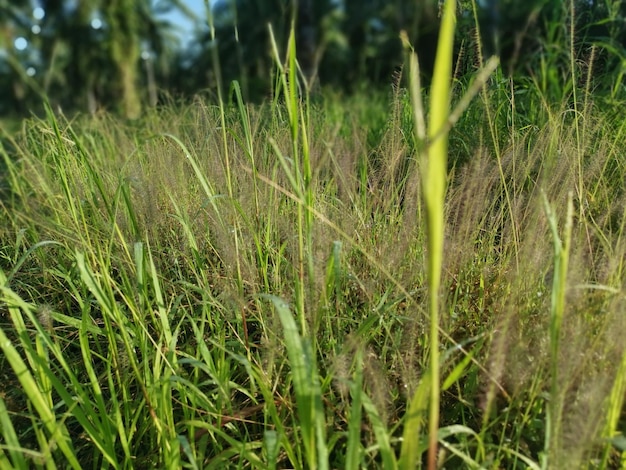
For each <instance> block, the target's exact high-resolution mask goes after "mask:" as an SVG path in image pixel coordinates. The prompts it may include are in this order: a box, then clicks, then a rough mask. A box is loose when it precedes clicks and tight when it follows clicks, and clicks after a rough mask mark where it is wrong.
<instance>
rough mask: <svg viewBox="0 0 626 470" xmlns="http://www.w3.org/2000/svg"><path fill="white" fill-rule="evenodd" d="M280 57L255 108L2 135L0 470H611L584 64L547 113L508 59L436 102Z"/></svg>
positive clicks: (607, 146) (617, 238)
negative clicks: (509, 68) (308, 78)
mask: <svg viewBox="0 0 626 470" xmlns="http://www.w3.org/2000/svg"><path fill="white" fill-rule="evenodd" d="M448 3H452V2H448ZM444 30H445V28H444ZM290 50H291V53H290V54H287V58H286V59H285V61H284V64H283V63H282V62H281V61H277V77H278V79H277V85H276V90H275V93H274V95H273V98H272V99H269V100H267V102H266V103H264V104H262V105H250V104H244V103H243V101H242V100H241V97H240V94H239V93H238V88H237V86H236V84H235V85H234V87H233V88H231V94H230V96H232V99H231V100H222V99H221V97H220V99H215V97H214V96H208V97H207V96H199V97H197V98H196V99H195V100H194V101H193V102H191V103H184V104H183V103H176V102H171V103H169V104H166V105H162V106H160V107H158V108H154V109H151V110H149V111H147V112H146V113H145V115H144V116H143V117H142V118H141V119H139V120H137V121H132V122H127V121H124V120H121V119H119V118H117V117H115V116H113V115H111V114H107V113H100V114H96V115H94V116H77V117H73V118H68V117H65V116H64V115H63V114H62V113H57V112H53V111H52V110H50V109H48V114H47V116H45V117H43V118H39V119H38V118H32V119H30V120H28V121H25V122H24V123H23V124H22V126H21V128H20V130H18V131H17V132H15V133H12V134H5V135H3V141H2V142H3V143H2V147H1V148H0V151H1V153H2V157H3V160H4V165H5V166H6V171H5V173H4V177H3V181H2V202H1V204H2V207H1V209H2V224H0V348H1V349H2V351H3V354H2V356H0V378H1V380H0V468H56V467H63V468H152V467H154V468H255V469H275V468H298V469H299V468H320V469H324V468H347V469H357V468H385V469H395V468H406V469H408V468H418V467H419V468H421V467H424V468H426V467H428V468H433V469H434V468H449V469H453V468H489V469H499V468H503V469H504V468H506V469H523V468H532V469H541V468H550V469H553V468H563V469H571V468H598V469H600V468H602V469H603V468H623V466H624V465H626V454H625V453H624V452H626V439H625V438H624V436H623V429H624V419H623V414H622V413H623V411H622V410H623V401H624V395H625V392H626V382H625V378H626V375H625V374H626V343H625V342H624V338H625V337H626V319H625V318H624V315H623V313H624V307H625V300H626V298H625V296H624V291H623V279H624V268H625V266H624V262H625V261H626V257H625V254H626V240H625V238H624V235H625V233H624V232H625V231H624V223H625V220H626V219H625V218H624V216H625V211H626V195H625V194H624V180H625V179H624V178H625V176H626V161H625V160H624V155H625V154H626V121H624V119H623V111H622V110H623V108H622V103H621V102H619V101H618V100H617V99H610V97H607V96H604V95H596V94H595V93H594V91H593V88H594V79H595V78H594V77H593V74H592V73H591V71H592V70H593V53H592V54H590V55H589V56H587V57H586V58H585V60H582V61H580V62H577V63H574V61H572V66H571V68H570V69H569V71H568V75H567V76H566V77H562V82H559V83H560V84H561V88H560V89H559V91H560V92H559V93H556V94H555V93H553V92H550V93H548V91H549V90H548V88H547V87H546V86H544V85H542V84H545V82H544V81H542V77H537V79H536V80H535V81H528V82H527V83H519V82H513V81H512V80H511V79H509V78H508V77H507V76H506V75H505V74H504V72H503V71H502V70H501V69H500V68H498V67H497V64H496V63H495V62H486V65H485V67H486V69H485V68H482V66H480V67H477V68H476V72H475V73H472V74H470V75H468V77H467V78H455V79H453V80H449V78H450V77H456V75H455V72H454V71H453V70H448V69H446V68H445V66H441V67H440V68H439V69H437V68H436V69H435V78H437V74H443V75H440V77H441V76H443V77H448V79H447V80H436V79H434V80H433V83H435V85H434V86H433V87H432V88H431V89H430V90H423V89H422V88H423V87H422V86H421V85H420V84H419V83H418V80H417V77H419V73H418V72H417V70H416V63H415V61H414V58H413V57H412V56H410V54H409V55H408V56H407V64H406V66H405V69H404V70H403V75H404V77H403V78H402V79H401V78H400V77H398V80H397V82H396V83H395V84H394V86H393V87H391V86H390V88H389V90H388V92H387V93H382V94H381V93H374V92H371V93H368V92H366V91H363V92H361V93H357V94H356V95H354V96H352V97H344V96H340V95H337V94H336V93H333V92H332V91H330V90H323V91H321V92H319V93H316V94H314V95H313V94H312V95H309V94H307V93H303V92H301V91H302V88H300V89H299V88H298V87H297V86H296V85H295V84H296V83H297V82H298V78H297V76H296V70H297V67H296V64H295V55H294V53H293V50H294V49H293V47H292V48H291V49H290ZM450 51H451V49H450ZM450 54H451V52H450ZM450 57H451V56H450ZM447 59H449V57H448V58H447V57H446V56H445V51H444V52H441V53H440V56H439V57H438V64H446V63H447V64H450V63H451V61H450V60H447ZM546 73H547V72H546ZM438 83H439V84H441V83H451V87H452V88H451V89H450V90H447V89H440V87H439V85H437V84H438ZM438 87H439V88H438ZM444 88H445V87H444ZM552 91H554V90H552ZM448 93H449V94H448ZM555 97H556V98H555ZM449 101H451V103H452V106H451V109H452V112H451V113H449V112H448V106H447V103H448V102H449ZM425 110H426V111H425ZM428 110H430V111H428ZM448 131H449V133H448ZM440 144H441V145H440ZM437 157H441V158H439V159H437ZM439 209H440V211H439Z"/></svg>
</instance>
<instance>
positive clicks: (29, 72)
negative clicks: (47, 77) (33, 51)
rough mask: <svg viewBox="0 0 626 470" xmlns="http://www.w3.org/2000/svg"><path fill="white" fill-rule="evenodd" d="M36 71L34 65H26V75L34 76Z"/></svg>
mask: <svg viewBox="0 0 626 470" xmlns="http://www.w3.org/2000/svg"><path fill="white" fill-rule="evenodd" d="M36 73H37V71H36V70H35V67H28V68H27V69H26V75H28V76H29V77H34V76H35V74H36Z"/></svg>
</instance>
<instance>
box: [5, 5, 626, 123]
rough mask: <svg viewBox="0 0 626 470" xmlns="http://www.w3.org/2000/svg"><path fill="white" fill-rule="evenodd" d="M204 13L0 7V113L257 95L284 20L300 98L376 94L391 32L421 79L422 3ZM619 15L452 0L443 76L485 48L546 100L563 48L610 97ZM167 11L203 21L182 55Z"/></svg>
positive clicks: (619, 87) (392, 59)
mask: <svg viewBox="0 0 626 470" xmlns="http://www.w3.org/2000/svg"><path fill="white" fill-rule="evenodd" d="M298 5H299V8H296V7H297V6H298ZM208 6H209V9H208V10H207V15H206V17H205V18H194V17H193V15H192V13H191V12H189V11H188V10H187V9H186V8H185V6H184V2H182V1H180V0H161V1H159V2H156V3H155V2H150V1H147V0H142V1H139V2H125V1H123V0H116V1H115V2H102V1H100V0H89V1H84V2H82V1H81V2H77V3H76V2H73V3H72V2H65V1H62V0H56V1H48V2H44V3H43V8H44V9H45V16H44V17H43V19H41V20H35V19H33V18H32V11H31V5H30V3H29V2H6V1H5V2H0V18H3V20H2V21H1V22H0V23H1V24H0V29H1V30H2V34H0V38H1V39H0V41H1V42H0V47H2V48H4V51H5V52H6V54H4V55H3V56H0V82H1V83H2V84H3V85H4V86H3V87H2V90H5V91H4V96H3V100H2V103H4V104H3V106H4V108H2V109H0V112H2V113H5V114H6V113H12V112H13V113H18V114H22V115H23V114H25V113H27V112H28V111H29V110H33V111H36V112H40V111H41V110H42V101H43V99H44V97H45V98H46V99H48V100H50V102H51V105H52V106H53V107H54V106H62V107H63V108H64V109H66V110H68V111H73V110H88V111H90V112H94V111H95V110H96V109H97V108H98V107H105V108H109V109H113V110H115V111H117V112H120V113H121V114H122V115H125V116H127V117H133V116H136V115H138V113H139V110H140V108H142V107H145V106H146V105H155V104H157V103H158V102H159V100H163V97H164V95H165V94H167V93H174V94H178V93H183V94H185V95H187V96H192V95H193V94H194V93H196V92H197V91H198V90H200V89H207V88H208V89H212V90H216V89H217V87H218V86H221V87H222V88H223V89H224V90H226V89H228V87H229V86H230V83H231V82H232V81H233V80H237V81H238V82H239V84H240V87H241V90H242V95H243V97H244V99H246V100H247V101H250V100H259V99H263V98H265V97H267V96H268V95H269V94H271V92H272V90H273V87H274V84H275V83H274V81H273V70H274V68H273V67H274V66H273V53H272V50H271V44H270V39H269V32H268V24H272V27H273V32H274V37H275V40H276V42H277V44H278V46H279V47H281V48H282V47H284V46H285V44H286V42H287V37H288V33H289V31H290V27H291V22H292V20H295V24H296V42H297V44H298V51H299V57H298V59H299V62H300V66H301V70H302V72H303V74H304V76H305V77H306V78H307V81H308V84H309V85H310V86H312V87H313V89H315V83H319V84H321V85H322V87H333V88H335V89H337V90H343V91H348V92H350V93H355V92H357V91H358V90H359V89H360V88H362V87H363V86H366V87H371V85H372V84H373V85H376V86H383V87H386V86H387V85H388V84H389V83H390V82H392V81H394V80H395V79H396V78H397V76H398V74H399V71H400V69H401V67H402V63H403V51H402V45H401V41H400V40H399V34H400V32H401V31H405V32H406V34H407V36H408V38H409V40H410V41H411V43H412V44H414V46H415V49H416V51H417V53H418V57H419V60H420V69H421V73H422V75H423V77H422V79H423V81H424V80H425V81H424V83H427V82H428V80H429V77H430V76H431V74H432V70H433V64H434V57H435V45H436V43H437V35H438V30H439V17H440V12H439V9H438V2H436V1H435V0H429V1H426V2H407V1H404V0H394V1H392V2H381V1H378V0H367V1H363V0H343V1H340V2H337V1H331V0H323V1H315V2H312V1H311V0H302V1H300V2H295V1H289V0H228V1H225V2H209V3H208ZM625 8H626V7H624V4H623V2H619V1H617V0H607V1H603V2H598V1H594V2H590V1H588V0H573V1H568V2H561V1H559V0H533V1H528V2H519V1H514V0H484V1H478V2H475V1H473V0H463V1H459V2H458V8H457V10H458V11H457V17H458V18H459V21H458V27H457V30H458V31H457V36H456V45H455V52H456V59H455V64H456V66H457V70H456V74H457V77H462V76H463V75H465V74H466V73H467V72H469V71H471V70H474V68H475V65H476V63H478V62H481V60H483V57H485V58H486V57H487V56H489V55H491V54H493V53H497V54H498V55H499V56H500V57H501V62H502V64H503V69H504V72H505V73H506V74H507V75H508V76H510V77H513V78H514V79H515V80H516V85H517V87H518V89H519V90H523V89H524V88H526V89H527V91H526V92H534V91H535V90H536V91H539V92H540V93H541V94H542V95H543V99H546V100H548V102H551V103H552V104H554V105H558V103H560V100H561V99H562V98H563V96H564V94H567V93H569V92H571V90H572V83H571V82H570V81H569V80H568V73H569V70H570V69H571V67H570V64H569V60H570V51H572V53H573V56H574V60H578V61H582V62H584V63H588V64H590V67H592V69H591V70H590V73H591V75H592V77H593V79H594V80H593V83H592V86H594V87H598V88H601V89H603V90H607V91H609V92H610V93H609V95H608V96H609V97H610V99H611V100H615V99H618V98H619V97H621V96H622V95H623V90H624V84H623V70H622V64H623V62H624V58H625V57H626V52H625V51H624V46H623V44H624V37H625V34H626V32H625V31H626V30H625V28H624V21H623V19H624V17H625V14H626V11H625ZM174 11H180V12H182V13H184V14H186V15H188V16H189V17H190V18H192V19H194V20H195V21H196V22H197V23H196V24H197V25H204V26H203V27H200V26H198V29H197V31H196V32H195V35H194V38H193V40H192V41H191V42H190V43H189V44H188V45H187V46H186V47H185V48H184V49H181V46H180V44H179V40H180V38H177V36H176V34H175V33H174V26H173V25H172V24H171V23H170V22H169V21H167V19H166V18H167V17H166V16H165V15H166V14H167V12H174ZM94 21H95V23H94ZM98 22H99V23H98ZM94 25H97V27H94ZM572 27H573V28H574V31H575V34H574V35H571V34H570V33H569V31H570V30H571V29H572ZM37 31H38V32H37ZM35 32H37V33H35ZM18 37H24V38H26V39H27V40H28V41H29V48H28V49H26V50H23V51H18V50H16V49H15V48H14V47H13V41H14V40H15V39H16V38H18ZM570 39H572V44H569V41H570ZM122 45H123V46H122ZM571 46H573V48H572V47H571ZM215 54H216V55H217V58H218V60H217V61H216V60H215ZM33 73H34V75H33V76H31V75H32V74H33ZM609 76H610V77H613V79H611V80H609V79H606V77H609ZM572 78H573V77H572ZM363 82H365V85H363V84H362V83H363ZM529 84H531V85H530V86H528V85H529Z"/></svg>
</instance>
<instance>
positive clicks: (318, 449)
mask: <svg viewBox="0 0 626 470" xmlns="http://www.w3.org/2000/svg"><path fill="white" fill-rule="evenodd" d="M262 297H263V298H266V299H268V300H270V301H271V302H272V304H273V305H274V308H275V309H276V312H277V313H278V316H279V318H280V322H281V324H282V326H283V333H284V338H285V346H286V348H287V355H288V356H289V363H290V365H291V372H292V380H293V386H294V390H295V393H296V402H297V405H298V418H299V420H300V422H299V423H298V424H299V429H300V432H301V434H302V440H303V445H304V448H305V452H306V457H307V461H308V465H309V468H319V469H322V470H323V469H327V468H328V450H327V447H326V438H325V427H326V424H325V418H324V409H323V406H322V392H321V389H320V383H319V377H318V371H317V366H316V364H315V358H314V356H313V351H312V348H311V345H310V344H308V343H307V342H306V341H305V340H304V339H303V338H302V337H301V336H300V332H299V331H298V327H297V325H296V322H295V320H294V318H293V315H292V313H291V309H290V308H289V305H287V303H286V302H285V301H284V300H282V299H281V298H279V297H276V296H273V295H263V296H262Z"/></svg>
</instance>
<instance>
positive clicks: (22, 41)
mask: <svg viewBox="0 0 626 470" xmlns="http://www.w3.org/2000/svg"><path fill="white" fill-rule="evenodd" d="M13 44H14V46H15V48H16V49H17V50H18V51H23V50H24V49H26V48H27V47H28V41H27V40H26V38H23V37H21V36H20V37H19V38H17V39H16V40H15V42H14V43H13Z"/></svg>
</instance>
